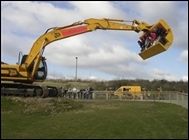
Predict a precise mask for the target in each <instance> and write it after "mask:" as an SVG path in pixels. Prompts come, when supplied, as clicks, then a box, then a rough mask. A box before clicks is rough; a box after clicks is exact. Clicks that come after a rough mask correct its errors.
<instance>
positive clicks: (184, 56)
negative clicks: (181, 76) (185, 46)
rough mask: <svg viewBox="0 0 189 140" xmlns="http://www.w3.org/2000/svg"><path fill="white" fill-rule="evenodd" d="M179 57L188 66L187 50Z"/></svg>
mask: <svg viewBox="0 0 189 140" xmlns="http://www.w3.org/2000/svg"><path fill="white" fill-rule="evenodd" d="M180 57H181V59H182V61H184V62H185V63H187V64H188V50H184V51H182V53H181V55H180Z"/></svg>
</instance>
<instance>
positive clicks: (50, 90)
mask: <svg viewBox="0 0 189 140" xmlns="http://www.w3.org/2000/svg"><path fill="white" fill-rule="evenodd" d="M1 96H23V97H36V96H37V97H42V98H45V97H56V96H58V89H57V88H56V87H53V86H39V85H33V84H23V83H1Z"/></svg>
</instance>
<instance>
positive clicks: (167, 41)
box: [139, 19, 173, 60]
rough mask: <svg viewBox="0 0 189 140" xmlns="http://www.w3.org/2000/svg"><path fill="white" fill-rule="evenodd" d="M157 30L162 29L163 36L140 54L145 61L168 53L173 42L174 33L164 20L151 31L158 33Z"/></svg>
mask: <svg viewBox="0 0 189 140" xmlns="http://www.w3.org/2000/svg"><path fill="white" fill-rule="evenodd" d="M157 29H161V31H162V32H161V34H160V35H159V36H158V37H157V39H156V40H155V41H154V42H153V43H152V44H151V45H150V46H149V47H148V48H147V49H146V50H144V51H142V52H140V53H139V55H140V56H141V57H142V59H144V60H145V59H147V58H150V57H152V56H154V55H157V54H160V53H162V52H164V51H166V50H167V49H168V48H169V47H170V46H171V44H172V42H173V32H172V30H171V28H170V26H169V25H168V24H167V23H166V22H165V21H164V20H163V19H160V20H159V22H157V23H156V24H154V25H153V26H152V27H151V28H150V30H149V31H150V32H151V31H157ZM142 36H143V35H142Z"/></svg>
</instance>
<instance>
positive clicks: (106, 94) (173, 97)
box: [92, 91, 188, 109]
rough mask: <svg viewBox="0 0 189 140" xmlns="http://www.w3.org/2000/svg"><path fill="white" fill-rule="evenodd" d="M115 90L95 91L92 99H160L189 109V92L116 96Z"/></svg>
mask: <svg viewBox="0 0 189 140" xmlns="http://www.w3.org/2000/svg"><path fill="white" fill-rule="evenodd" d="M113 92H114V91H93V93H92V99H99V100H101V99H102V100H104V99H105V100H125V101H127V100H132V101H133V100H134V101H158V102H166V103H173V104H177V105H181V106H183V107H185V108H187V109H188V93H182V92H177V91H162V92H159V91H146V92H142V93H141V94H140V95H139V96H136V97H131V96H127V95H123V96H115V95H113Z"/></svg>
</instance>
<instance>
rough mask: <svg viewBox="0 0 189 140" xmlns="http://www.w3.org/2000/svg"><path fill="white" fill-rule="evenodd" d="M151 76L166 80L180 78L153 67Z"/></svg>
mask: <svg viewBox="0 0 189 140" xmlns="http://www.w3.org/2000/svg"><path fill="white" fill-rule="evenodd" d="M151 78H154V79H159V80H161V79H166V80H168V81H178V80H180V78H179V77H178V76H175V75H174V74H170V73H169V72H166V71H163V70H160V69H157V68H154V69H153V70H152V71H151Z"/></svg>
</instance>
